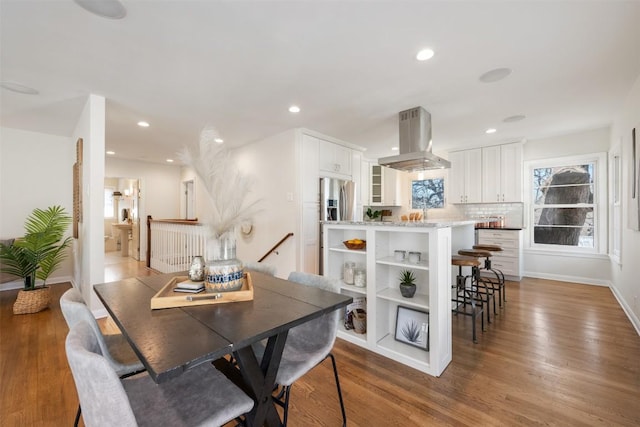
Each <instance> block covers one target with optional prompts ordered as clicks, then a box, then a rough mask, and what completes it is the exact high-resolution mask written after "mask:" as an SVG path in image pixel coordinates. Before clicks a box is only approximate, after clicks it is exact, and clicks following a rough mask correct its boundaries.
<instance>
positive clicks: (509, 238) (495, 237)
mask: <svg viewBox="0 0 640 427" xmlns="http://www.w3.org/2000/svg"><path fill="white" fill-rule="evenodd" d="M478 244H481V245H497V246H500V247H501V248H502V252H494V253H493V256H492V257H491V265H492V267H495V268H496V269H497V270H500V271H502V274H504V275H505V277H506V279H507V280H514V281H520V280H521V279H522V270H523V268H522V267H523V266H522V264H523V263H522V248H523V244H522V230H505V229H496V230H478ZM482 274H483V275H487V276H489V277H491V276H492V274H491V273H490V272H487V271H483V272H482Z"/></svg>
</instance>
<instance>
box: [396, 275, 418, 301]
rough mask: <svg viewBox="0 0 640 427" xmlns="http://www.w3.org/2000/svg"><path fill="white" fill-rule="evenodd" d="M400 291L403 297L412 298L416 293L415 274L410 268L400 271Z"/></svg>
mask: <svg viewBox="0 0 640 427" xmlns="http://www.w3.org/2000/svg"><path fill="white" fill-rule="evenodd" d="M400 293H401V294H402V296H403V297H405V298H413V296H414V295H415V293H416V276H415V274H413V271H411V270H403V271H402V272H401V273H400Z"/></svg>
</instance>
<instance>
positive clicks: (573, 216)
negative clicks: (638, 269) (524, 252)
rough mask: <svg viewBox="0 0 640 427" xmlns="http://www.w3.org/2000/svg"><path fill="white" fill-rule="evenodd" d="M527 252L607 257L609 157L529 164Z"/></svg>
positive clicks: (568, 158) (563, 159) (592, 156)
mask: <svg viewBox="0 0 640 427" xmlns="http://www.w3.org/2000/svg"><path fill="white" fill-rule="evenodd" d="M527 171H528V179H527V180H526V183H527V184H528V186H529V187H530V188H528V189H527V190H528V191H527V193H528V194H529V222H530V224H529V239H528V241H529V247H530V248H532V249H546V250H551V251H554V250H558V251H563V252H575V253H579V252H582V253H604V252H605V251H606V242H607V240H606V230H607V223H606V200H607V198H606V155H605V154H604V153H597V154H591V155H581V156H571V157H563V158H556V159H547V160H536V161H531V162H527Z"/></svg>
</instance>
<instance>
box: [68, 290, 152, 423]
mask: <svg viewBox="0 0 640 427" xmlns="http://www.w3.org/2000/svg"><path fill="white" fill-rule="evenodd" d="M60 308H61V309H62V315H63V316H64V320H66V322H67V326H69V329H71V328H72V327H73V326H74V325H75V324H77V323H78V322H82V321H84V322H87V323H88V324H89V325H90V326H91V328H92V329H93V331H94V332H95V334H96V337H97V340H98V345H99V346H100V351H101V353H102V355H103V356H104V357H105V359H107V361H108V362H109V364H110V365H111V367H112V368H113V370H114V371H115V372H116V374H117V375H118V376H119V377H120V378H126V377H127V376H130V375H134V374H136V373H138V372H142V371H144V370H145V368H144V366H143V365H142V362H141V361H140V359H138V356H136V354H135V353H134V352H133V349H132V348H131V346H130V345H129V343H128V342H127V339H126V338H125V337H124V336H123V335H122V334H112V335H111V334H107V335H103V334H102V331H101V330H100V326H98V322H96V319H95V317H93V313H91V310H90V309H89V307H87V305H86V304H85V302H84V299H83V298H82V295H81V294H80V291H78V290H77V289H76V288H71V289H69V290H67V291H66V292H65V293H64V294H62V296H61V297H60ZM81 408H82V406H81V405H78V412H77V413H76V419H75V422H74V424H73V425H74V426H77V425H78V422H79V421H80V413H81Z"/></svg>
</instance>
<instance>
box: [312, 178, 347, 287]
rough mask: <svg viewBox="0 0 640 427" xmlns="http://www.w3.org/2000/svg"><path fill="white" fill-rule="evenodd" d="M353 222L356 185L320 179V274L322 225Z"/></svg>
mask: <svg viewBox="0 0 640 427" xmlns="http://www.w3.org/2000/svg"><path fill="white" fill-rule="evenodd" d="M355 220H356V183H355V182H353V181H347V180H343V179H337V178H320V245H319V246H320V256H319V258H318V259H319V271H320V274H322V273H323V272H324V266H323V258H322V257H323V250H324V241H323V236H322V232H323V230H322V223H323V222H326V221H355Z"/></svg>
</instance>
